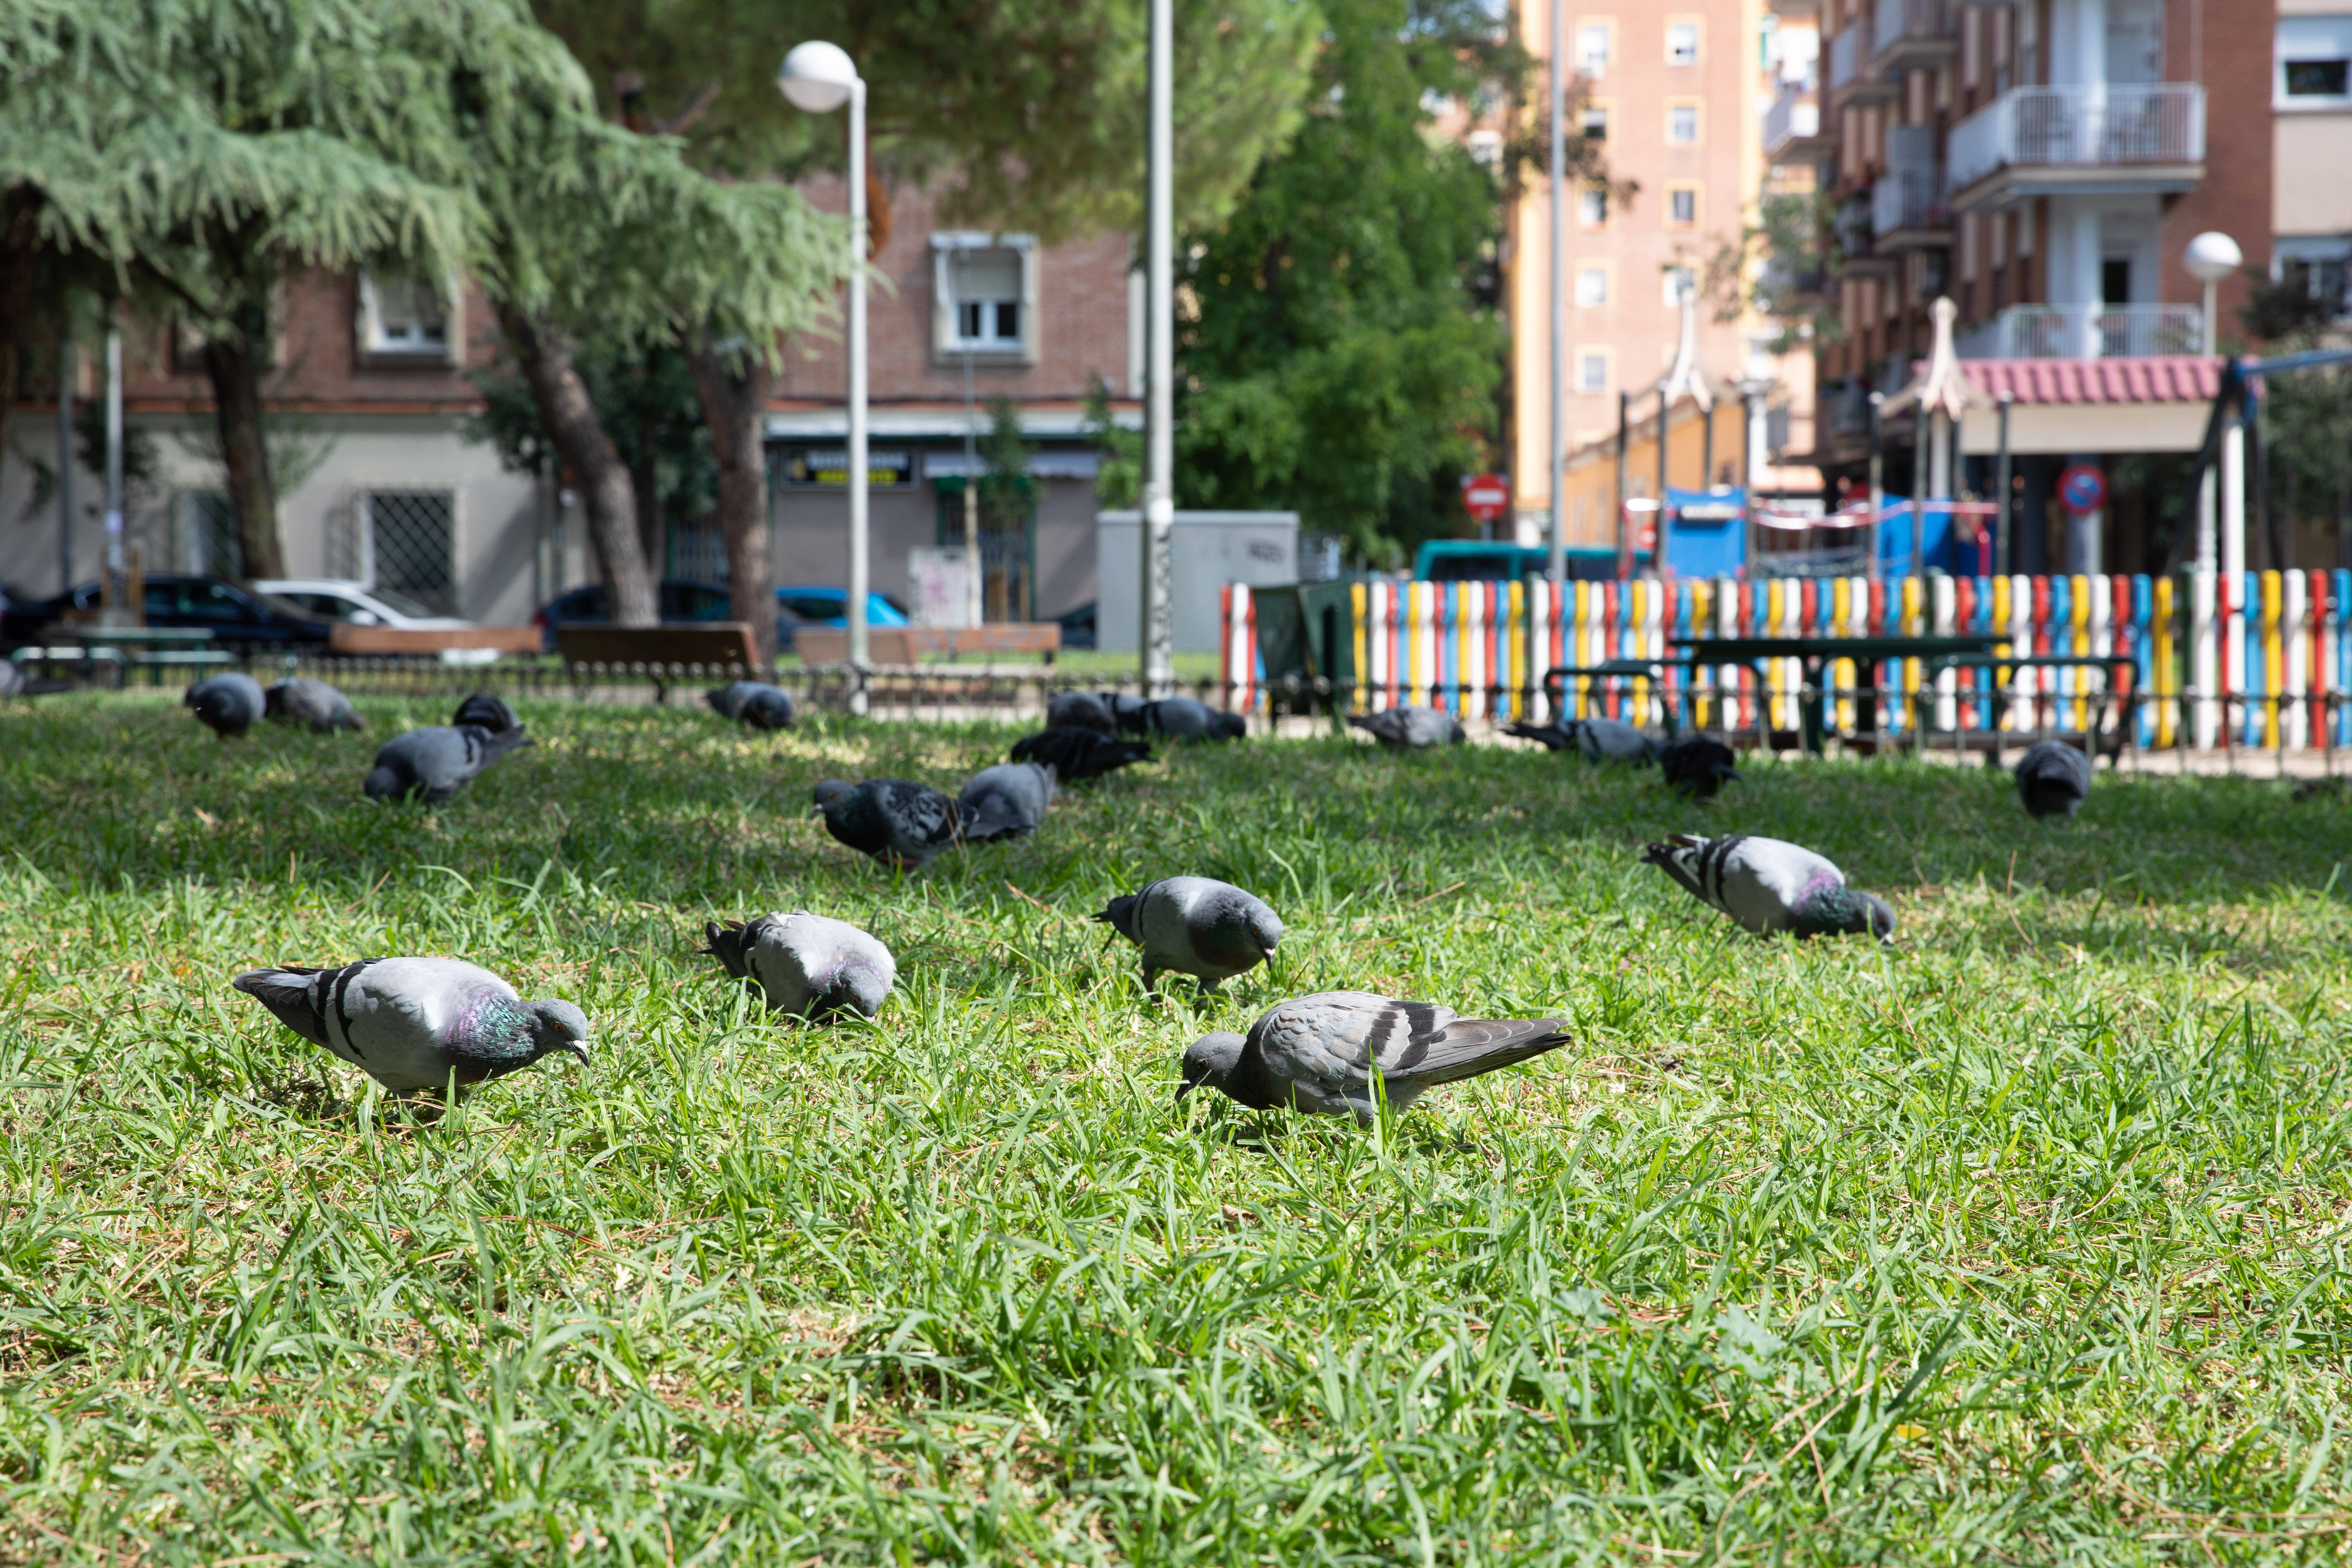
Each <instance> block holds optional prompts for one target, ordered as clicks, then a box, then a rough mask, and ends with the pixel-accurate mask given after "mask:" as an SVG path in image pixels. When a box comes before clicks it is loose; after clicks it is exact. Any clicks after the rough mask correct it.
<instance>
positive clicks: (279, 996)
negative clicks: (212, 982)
mask: <svg viewBox="0 0 2352 1568" xmlns="http://www.w3.org/2000/svg"><path fill="white" fill-rule="evenodd" d="M375 962H376V961H375V960H374V959H372V958H363V959H362V960H360V961H359V962H358V963H349V964H345V965H344V966H343V967H342V968H341V969H303V968H299V967H293V966H288V967H284V968H279V969H254V970H248V971H247V972H246V973H243V974H240V975H238V976H237V977H236V979H234V980H232V981H230V982H229V984H231V985H234V986H236V988H237V989H238V990H239V991H242V992H244V993H245V994H247V995H248V996H251V997H252V998H253V999H254V1000H255V1001H257V1002H259V1003H260V1004H261V1005H263V1006H265V1007H267V1008H268V1009H269V1010H270V1011H271V1012H272V1013H274V1014H276V1015H277V1016H278V1022H279V1023H281V1024H283V1025H285V1026H287V1027H288V1028H289V1029H291V1030H293V1031H294V1032H295V1033H296V1034H298V1035H299V1036H301V1037H303V1038H304V1039H306V1040H308V1041H310V1043H311V1044H312V1045H314V1046H325V1047H327V1048H328V1049H329V1050H336V1047H335V1046H334V1043H333V1042H332V1040H331V1038H330V1037H329V1036H328V1031H327V1011H328V1009H330V1008H331V1007H333V1006H334V1005H335V1001H336V997H337V995H338V994H339V989H340V988H341V987H343V986H348V985H349V984H351V983H352V980H354V979H356V978H357V977H358V975H359V974H360V973H361V972H362V970H364V969H366V968H367V966H368V965H369V964H371V963H375ZM337 1054H338V1055H341V1052H340V1051H337Z"/></svg>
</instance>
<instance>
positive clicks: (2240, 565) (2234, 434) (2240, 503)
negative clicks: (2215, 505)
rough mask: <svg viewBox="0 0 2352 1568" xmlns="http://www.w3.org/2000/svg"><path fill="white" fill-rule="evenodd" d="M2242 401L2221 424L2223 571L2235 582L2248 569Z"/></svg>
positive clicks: (2244, 440)
mask: <svg viewBox="0 0 2352 1568" xmlns="http://www.w3.org/2000/svg"><path fill="white" fill-rule="evenodd" d="M2244 419H2245V405H2243V404H2240V405H2239V406H2238V408H2237V410H2236V411H2235V412H2234V413H2233V415H2232V416H2231V419H2230V422H2229V423H2228V424H2227V425H2224V426H2221V574H2222V575H2223V576H2225V577H2227V578H2229V579H2230V580H2231V582H2232V583H2237V582H2239V581H2242V578H2243V575H2244V573H2245V570H2246V426H2245V424H2244Z"/></svg>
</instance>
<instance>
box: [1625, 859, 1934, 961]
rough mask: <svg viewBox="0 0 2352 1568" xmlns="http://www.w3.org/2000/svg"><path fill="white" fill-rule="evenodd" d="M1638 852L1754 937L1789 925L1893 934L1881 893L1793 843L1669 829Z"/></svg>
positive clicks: (1819, 932)
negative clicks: (1855, 884) (1857, 884)
mask: <svg viewBox="0 0 2352 1568" xmlns="http://www.w3.org/2000/svg"><path fill="white" fill-rule="evenodd" d="M1642 859H1643V862H1644V863H1646V864H1648V865H1652V866H1655V867H1657V868H1659V869H1660V870H1662V871H1664V872H1665V874H1666V875H1667V876H1669V877H1672V878H1673V879H1675V881H1677V882H1679V883H1681V884H1682V885H1683V888H1684V889H1685V891H1687V892H1688V893H1689V894H1690V896H1691V897H1692V898H1695V899H1696V900H1698V901H1699V902H1701V903H1703V904H1705V905H1706V906H1707V907H1708V908H1709V909H1714V910H1721V911H1722V912H1723V913H1725V914H1727V915H1729V916H1730V917H1731V918H1732V919H1733V920H1735V921H1738V922H1739V923H1740V924H1741V925H1743V926H1746V927H1747V928H1748V930H1749V931H1754V932H1756V933H1757V934H1758V935H1759V936H1769V935H1771V934H1772V933H1774V932H1776V931H1790V932H1793V933H1794V934H1796V935H1797V936H1800V937H1809V936H1837V935H1845V934H1852V935H1864V934H1867V935H1870V936H1874V937H1876V938H1878V940H1879V941H1881V942H1892V941H1894V940H1895V911H1894V910H1893V909H1891V908H1889V907H1888V905H1887V902H1886V900H1885V899H1882V898H1880V897H1879V896H1878V895H1877V894H1875V893H1865V892H1864V891H1862V890H1861V889H1857V888H1851V887H1848V886H1847V885H1846V879H1845V873H1844V872H1843V871H1841V870H1839V869H1838V868H1836V867H1835V866H1833V865H1832V864H1831V863H1830V862H1829V861H1828V860H1827V859H1826V858H1823V857H1822V856H1819V855H1816V854H1814V853H1813V852H1812V851H1811V850H1810V849H1807V848H1805V847H1802V846H1801V845H1796V844H1790V843H1789V842H1787V841H1786V840H1784V839H1780V838H1761V837H1756V836H1755V835H1752V834H1747V833H1734V834H1728V835H1727V836H1725V837H1721V838H1701V837H1697V836H1696V835H1695V834H1689V833H1677V834H1675V836H1674V837H1672V838H1670V839H1668V840H1667V841H1666V842H1665V843H1664V844H1653V845H1651V846H1650V847H1648V848H1646V849H1644V850H1643V852H1642Z"/></svg>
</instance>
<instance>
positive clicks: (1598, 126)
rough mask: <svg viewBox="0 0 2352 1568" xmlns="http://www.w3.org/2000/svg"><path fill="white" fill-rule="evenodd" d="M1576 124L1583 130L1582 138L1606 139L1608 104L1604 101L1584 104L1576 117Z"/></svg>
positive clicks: (1596, 140) (1590, 139)
mask: <svg viewBox="0 0 2352 1568" xmlns="http://www.w3.org/2000/svg"><path fill="white" fill-rule="evenodd" d="M1577 126H1578V129H1580V131H1582V132H1584V139H1585V140H1586V141H1588V142H1606V141H1608V140H1609V106H1608V105H1607V104H1605V103H1588V104H1586V105H1585V106H1584V109H1583V111H1582V112H1581V113H1580V115H1579V116H1578V118H1577Z"/></svg>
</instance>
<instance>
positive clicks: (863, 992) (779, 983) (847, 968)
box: [702, 910, 898, 1018]
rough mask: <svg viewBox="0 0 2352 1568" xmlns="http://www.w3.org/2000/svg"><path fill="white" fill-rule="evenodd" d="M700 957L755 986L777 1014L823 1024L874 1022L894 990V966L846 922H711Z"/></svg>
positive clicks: (797, 917) (774, 918)
mask: <svg viewBox="0 0 2352 1568" xmlns="http://www.w3.org/2000/svg"><path fill="white" fill-rule="evenodd" d="M702 931H703V935H704V936H705V937H706V938H707V939H708V940H709V943H710V945H709V947H708V948H706V949H704V951H705V952H709V954H710V955H711V956H712V957H714V958H716V959H718V960H719V963H721V964H722V965H724V966H725V968H726V970H727V973H729V974H730V975H732V976H734V977H735V978H736V979H738V980H749V981H751V983H752V984H755V985H757V986H759V988H760V994H761V996H762V997H763V998H764V999H765V1000H766V1002H767V1004H768V1005H769V1006H770V1007H771V1008H772V1009H774V1010H775V1011H776V1012H779V1013H790V1014H793V1015H795V1016H804V1017H810V1018H824V1017H827V1016H831V1015H833V1014H835V1013H842V1012H856V1013H859V1014H862V1015H864V1016H866V1017H868V1018H871V1017H872V1016H874V1015H875V1014H877V1013H878V1012H880V1011H881V1010H882V1004H883V1002H884V1001H885V1000H886V999H887V997H888V996H889V994H890V987H891V986H892V985H894V984H897V983H898V960H897V959H895V958H893V957H891V956H890V950H889V949H888V948H887V947H885V946H883V945H882V943H881V942H879V941H877V939H876V938H875V937H874V936H872V935H871V934H870V933H868V932H866V931H860V930H858V929H857V928H856V926H854V925H851V924H850V923H849V922H848V921H837V920H833V919H831V918H829V917H827V916H824V915H814V914H811V913H809V912H808V911H807V910H795V911H793V913H791V914H773V915H759V916H756V917H754V918H753V919H751V920H749V921H727V922H726V923H725V924H723V925H722V924H719V923H718V922H717V921H712V922H710V923H709V924H707V925H705V926H704V927H703V928H702Z"/></svg>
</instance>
